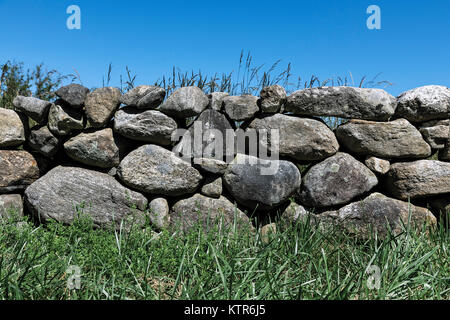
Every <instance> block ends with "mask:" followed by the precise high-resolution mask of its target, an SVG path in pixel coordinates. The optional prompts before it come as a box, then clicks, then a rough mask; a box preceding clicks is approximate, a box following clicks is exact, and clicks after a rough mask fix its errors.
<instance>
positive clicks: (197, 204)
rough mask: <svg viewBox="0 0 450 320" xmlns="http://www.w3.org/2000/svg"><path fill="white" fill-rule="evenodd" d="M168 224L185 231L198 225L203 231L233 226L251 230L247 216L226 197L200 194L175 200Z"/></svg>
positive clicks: (230, 229)
mask: <svg viewBox="0 0 450 320" xmlns="http://www.w3.org/2000/svg"><path fill="white" fill-rule="evenodd" d="M170 224H171V226H172V228H174V229H175V230H182V231H185V232H189V231H191V230H192V229H193V228H195V227H199V226H200V228H201V230H202V231H204V232H208V231H210V230H211V229H213V228H218V229H219V230H223V229H225V230H227V231H231V232H232V231H233V228H234V226H235V227H236V229H237V230H239V229H241V230H253V226H252V225H251V221H250V220H249V218H248V217H247V216H246V215H245V214H244V213H243V212H242V211H241V210H239V209H238V208H237V207H236V206H235V205H234V204H233V203H231V202H230V201H229V200H228V199H226V198H225V197H220V198H218V199H214V198H209V197H205V196H203V195H201V194H195V195H194V196H192V197H190V198H187V199H183V200H180V201H178V202H176V203H175V204H174V205H173V207H172V209H171V212H170Z"/></svg>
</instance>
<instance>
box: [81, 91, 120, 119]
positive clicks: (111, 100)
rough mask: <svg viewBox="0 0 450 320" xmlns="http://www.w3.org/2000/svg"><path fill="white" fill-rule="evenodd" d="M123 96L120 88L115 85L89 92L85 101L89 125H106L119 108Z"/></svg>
mask: <svg viewBox="0 0 450 320" xmlns="http://www.w3.org/2000/svg"><path fill="white" fill-rule="evenodd" d="M121 96H122V95H121V93H120V91H119V89H117V88H113V87H105V88H99V89H96V90H94V91H93V92H91V93H89V94H88V95H87V97H86V101H85V103H84V104H85V107H86V117H87V127H88V128H103V127H105V126H106V125H107V124H108V123H109V121H110V120H111V118H112V117H113V115H114V113H115V112H116V110H117V108H119V106H120V98H121Z"/></svg>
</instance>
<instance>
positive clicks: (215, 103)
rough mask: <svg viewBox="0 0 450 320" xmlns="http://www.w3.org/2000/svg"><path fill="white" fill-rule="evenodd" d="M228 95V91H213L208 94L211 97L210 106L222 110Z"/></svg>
mask: <svg viewBox="0 0 450 320" xmlns="http://www.w3.org/2000/svg"><path fill="white" fill-rule="evenodd" d="M228 96H229V94H228V93H227V92H212V93H210V94H208V98H209V105H208V108H211V109H213V110H216V111H221V110H222V107H223V98H225V97H228Z"/></svg>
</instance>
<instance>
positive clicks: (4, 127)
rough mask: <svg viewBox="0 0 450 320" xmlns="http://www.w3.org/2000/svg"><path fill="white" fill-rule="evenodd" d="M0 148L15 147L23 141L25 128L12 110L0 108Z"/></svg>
mask: <svg viewBox="0 0 450 320" xmlns="http://www.w3.org/2000/svg"><path fill="white" fill-rule="evenodd" d="M0 128H1V129H0V148H6V147H16V146H20V145H21V144H22V143H24V142H25V128H24V126H23V123H22V120H21V119H20V116H19V115H18V114H17V112H15V111H14V110H9V109H4V108H0Z"/></svg>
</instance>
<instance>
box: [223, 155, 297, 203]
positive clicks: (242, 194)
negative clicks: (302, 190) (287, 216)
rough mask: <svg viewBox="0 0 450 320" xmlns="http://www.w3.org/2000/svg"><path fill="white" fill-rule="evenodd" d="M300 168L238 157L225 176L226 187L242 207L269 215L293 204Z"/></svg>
mask: <svg viewBox="0 0 450 320" xmlns="http://www.w3.org/2000/svg"><path fill="white" fill-rule="evenodd" d="M300 183H301V176H300V172H299V170H298V169H297V167H296V166H295V165H294V164H293V163H291V162H289V161H284V160H263V159H258V158H256V157H253V156H248V155H244V154H238V155H237V156H236V158H235V159H234V160H233V161H232V162H230V164H229V165H228V169H227V171H226V172H225V174H224V184H225V187H226V188H227V190H228V191H229V192H230V193H231V194H232V196H233V197H234V198H235V199H236V200H237V201H238V202H239V203H241V204H242V205H244V206H246V207H248V208H251V209H257V210H262V211H266V210H269V209H272V208H274V207H276V206H278V205H280V204H282V203H284V202H287V201H288V200H289V197H290V196H292V195H293V194H294V193H295V192H296V191H297V189H298V188H299V187H300Z"/></svg>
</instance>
